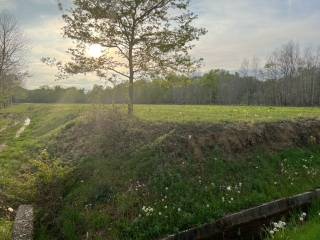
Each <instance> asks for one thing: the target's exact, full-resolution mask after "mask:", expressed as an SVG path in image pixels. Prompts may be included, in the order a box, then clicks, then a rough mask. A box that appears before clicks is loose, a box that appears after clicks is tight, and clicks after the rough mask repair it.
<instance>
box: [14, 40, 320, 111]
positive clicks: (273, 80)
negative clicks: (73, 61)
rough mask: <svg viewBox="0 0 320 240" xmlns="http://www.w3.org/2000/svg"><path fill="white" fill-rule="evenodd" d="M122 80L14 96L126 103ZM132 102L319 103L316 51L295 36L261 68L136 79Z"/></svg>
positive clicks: (319, 58)
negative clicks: (87, 88) (88, 88)
mask: <svg viewBox="0 0 320 240" xmlns="http://www.w3.org/2000/svg"><path fill="white" fill-rule="evenodd" d="M127 87H128V85H127V84H126V83H122V84H118V85H116V86H115V87H114V88H111V87H107V88H103V87H102V86H94V87H93V89H92V90H91V91H89V92H86V91H84V90H83V89H76V88H66V89H63V88H61V87H55V88H48V87H42V88H40V89H36V90H25V89H20V91H19V93H18V94H16V96H15V101H16V102H31V103H109V104H110V103H112V102H114V103H127V92H128V91H127ZM134 90H135V92H134V102H135V103H136V104H237V105H238V104H244V105H276V106H319V105H320V51H315V50H314V49H306V50H304V51H303V52H300V49H299V46H298V45H297V44H295V43H293V42H290V43H288V44H286V45H284V46H283V47H282V48H281V49H278V50H277V51H275V52H274V53H273V54H272V55H271V56H270V57H269V59H268V60H267V61H266V64H265V65H264V67H263V68H260V67H259V61H258V60H257V59H253V60H252V61H251V62H249V61H247V60H245V61H244V62H243V64H242V66H241V69H240V71H239V72H236V73H231V72H228V71H225V70H212V71H210V72H208V73H206V74H204V75H203V76H201V77H186V76H178V75H175V74H171V75H168V76H167V77H165V78H164V79H154V80H152V81H151V80H150V81H145V80H139V81H136V82H135V84H134Z"/></svg>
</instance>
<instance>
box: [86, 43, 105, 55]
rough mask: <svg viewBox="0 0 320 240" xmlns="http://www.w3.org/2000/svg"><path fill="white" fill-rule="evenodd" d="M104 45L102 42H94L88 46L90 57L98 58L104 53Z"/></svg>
mask: <svg viewBox="0 0 320 240" xmlns="http://www.w3.org/2000/svg"><path fill="white" fill-rule="evenodd" d="M103 50H104V49H103V47H102V46H101V45H100V44H92V45H90V46H89V47H88V49H87V53H88V55H89V56H90V57H93V58H98V57H101V56H102V54H103Z"/></svg>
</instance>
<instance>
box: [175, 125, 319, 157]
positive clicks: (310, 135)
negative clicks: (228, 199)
mask: <svg viewBox="0 0 320 240" xmlns="http://www.w3.org/2000/svg"><path fill="white" fill-rule="evenodd" d="M182 131H183V132H184V133H183V132H182ZM179 132H180V134H184V135H186V133H187V135H186V136H185V137H184V138H185V140H187V142H188V146H189V147H190V148H192V149H193V152H194V155H196V156H198V157H199V156H201V154H200V150H204V149H206V148H210V149H212V148H216V149H219V150H221V151H222V152H224V153H227V154H234V153H242V152H247V151H250V150H252V149H254V148H257V147H259V148H265V149H268V150H281V149H285V148H289V147H301V146H306V145H310V144H320V120H317V119H310V120H299V121H283V122H275V123H257V124H249V123H241V124H226V125H223V124H220V125H211V126H206V127H203V126H198V127H194V129H193V130H192V131H190V129H189V131H188V130H187V129H186V128H183V129H180V131H179Z"/></svg>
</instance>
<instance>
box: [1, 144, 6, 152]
mask: <svg viewBox="0 0 320 240" xmlns="http://www.w3.org/2000/svg"><path fill="white" fill-rule="evenodd" d="M6 148H7V145H6V144H4V143H3V144H0V152H2V151H3V150H5V149H6Z"/></svg>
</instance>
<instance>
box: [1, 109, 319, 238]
mask: <svg viewBox="0 0 320 240" xmlns="http://www.w3.org/2000/svg"><path fill="white" fill-rule="evenodd" d="M118 109H119V111H117V112H116V113H112V112H110V110H111V106H110V105H72V104H69V105H63V104H54V105H46V104H43V105H42V104H22V105H17V106H13V107H10V108H8V109H5V110H0V124H1V125H0V129H4V130H2V131H1V133H0V144H3V143H5V144H6V147H5V148H4V149H3V150H2V151H1V152H0V175H1V176H2V177H1V179H0V188H1V189H2V192H0V204H2V205H3V206H1V208H0V219H1V220H0V234H1V232H3V236H5V235H4V234H6V235H8V232H9V231H10V227H11V224H10V222H12V220H13V217H14V213H10V212H8V211H7V209H8V208H9V207H10V208H13V209H16V208H17V206H18V205H19V204H21V203H33V204H34V205H35V206H36V209H37V232H36V239H59V238H60V239H70V240H72V239H74V240H76V239H86V238H87V239H155V238H159V237H163V236H166V235H167V234H172V233H175V232H178V231H181V230H184V229H187V228H189V227H194V226H198V225H201V224H204V223H207V222H211V221H214V220H215V219H217V218H219V217H222V216H224V215H225V214H227V213H231V212H235V211H238V210H240V209H244V208H247V207H251V206H255V205H257V204H261V203H263V202H266V201H270V200H273V199H277V198H281V197H286V196H290V195H294V194H298V193H301V192H303V191H308V190H311V189H314V188H316V187H318V186H319V185H320V180H319V179H320V178H319V174H320V151H319V148H318V146H317V145H312V144H311V145H308V146H301V147H296V146H293V147H292V148H288V149H283V150H279V151H266V150H265V149H259V148H257V149H254V150H250V152H246V153H245V154H232V153H230V154H229V155H228V156H226V155H225V154H223V153H222V152H221V151H220V150H219V149H216V148H210V147H206V146H204V147H203V148H202V149H201V151H202V152H201V154H202V158H201V159H199V158H198V157H197V156H195V154H194V152H193V151H192V149H190V145H188V139H189V138H190V135H189V134H190V132H192V134H194V135H195V136H192V137H195V138H196V137H201V136H202V134H203V132H205V131H208V130H207V126H208V125H210V124H226V123H228V124H229V123H235V124H237V123H239V122H248V123H250V124H251V123H257V122H277V121H282V122H283V121H285V120H290V121H291V120H297V119H299V120H301V119H303V118H318V117H319V116H320V115H319V113H320V109H319V108H291V107H290V108H276V107H244V106H170V105H167V106H166V105H137V106H135V117H134V118H130V119H128V118H127V117H126V116H125V115H124V114H123V112H124V111H125V106H118ZM26 118H30V119H31V123H30V125H29V126H28V127H27V128H26V129H25V131H24V132H23V133H22V134H21V136H20V137H18V138H16V132H17V131H18V130H19V129H20V128H21V126H22V125H23V123H24V121H25V119H26ZM202 125H203V126H202ZM2 199H3V200H2ZM1 200H2V201H3V203H2V202H1ZM3 239H6V238H5V237H3Z"/></svg>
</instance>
